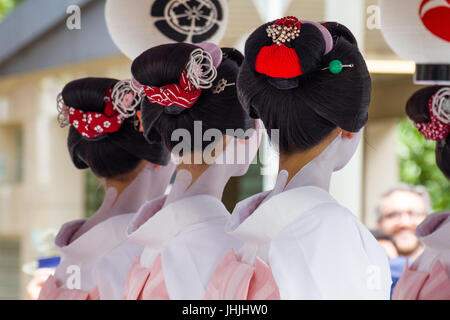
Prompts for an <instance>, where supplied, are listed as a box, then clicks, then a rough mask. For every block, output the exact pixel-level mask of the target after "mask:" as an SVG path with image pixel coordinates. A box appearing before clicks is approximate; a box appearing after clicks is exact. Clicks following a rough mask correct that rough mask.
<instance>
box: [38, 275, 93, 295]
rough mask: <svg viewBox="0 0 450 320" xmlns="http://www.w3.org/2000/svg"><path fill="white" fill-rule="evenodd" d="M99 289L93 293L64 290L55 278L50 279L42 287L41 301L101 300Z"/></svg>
mask: <svg viewBox="0 0 450 320" xmlns="http://www.w3.org/2000/svg"><path fill="white" fill-rule="evenodd" d="M99 299H100V295H99V292H98V287H95V288H94V289H93V290H92V291H90V292H89V291H83V290H77V289H67V288H62V287H61V286H60V285H59V284H58V281H57V280H56V278H55V277H54V276H50V277H48V279H47V281H45V283H44V285H43V286H42V289H41V292H40V294H39V300H99Z"/></svg>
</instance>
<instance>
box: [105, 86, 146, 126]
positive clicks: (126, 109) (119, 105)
mask: <svg viewBox="0 0 450 320" xmlns="http://www.w3.org/2000/svg"><path fill="white" fill-rule="evenodd" d="M136 92H138V93H139V94H136ZM140 92H141V91H140V89H139V88H137V87H136V86H135V85H134V83H133V81H132V80H122V81H119V82H118V83H116V85H115V86H114V88H113V89H112V92H111V98H112V103H113V107H114V110H116V111H117V112H118V113H119V114H120V115H121V116H122V117H123V118H125V119H127V118H131V117H133V116H134V115H135V114H136V109H137V108H138V107H139V105H140V104H141V100H142V95H141V94H140ZM127 95H132V99H133V100H132V101H131V103H129V104H128V103H124V101H123V100H124V98H125V97H126V96H127Z"/></svg>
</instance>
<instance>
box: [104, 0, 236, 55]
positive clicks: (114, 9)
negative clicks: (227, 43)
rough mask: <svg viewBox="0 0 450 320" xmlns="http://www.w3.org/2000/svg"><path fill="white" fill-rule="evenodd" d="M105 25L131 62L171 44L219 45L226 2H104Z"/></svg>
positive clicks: (190, 0)
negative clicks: (209, 43) (208, 43)
mask: <svg viewBox="0 0 450 320" xmlns="http://www.w3.org/2000/svg"><path fill="white" fill-rule="evenodd" d="M105 18H106V25H107V27H108V30H109V33H110V35H111V38H112V40H113V41H114V43H115V44H116V45H117V47H118V48H119V49H120V50H121V51H122V52H123V53H124V54H125V55H126V56H127V57H129V58H130V59H132V60H133V59H135V58H136V57H137V56H139V55H140V54H141V53H142V52H144V51H145V50H147V49H149V48H151V47H154V46H156V45H160V44H164V43H173V42H189V43H199V42H212V43H215V44H219V42H220V40H221V39H222V37H223V35H224V34H225V29H226V27H227V22H228V5H227V1H226V0H133V1H125V0H107V1H106V7H105Z"/></svg>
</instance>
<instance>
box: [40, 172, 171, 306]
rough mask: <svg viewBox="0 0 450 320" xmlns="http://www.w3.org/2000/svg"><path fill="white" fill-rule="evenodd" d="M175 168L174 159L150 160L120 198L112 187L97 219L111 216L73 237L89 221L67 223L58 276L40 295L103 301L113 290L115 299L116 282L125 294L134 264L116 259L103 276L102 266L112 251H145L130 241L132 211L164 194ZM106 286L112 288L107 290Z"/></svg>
mask: <svg viewBox="0 0 450 320" xmlns="http://www.w3.org/2000/svg"><path fill="white" fill-rule="evenodd" d="M174 170H175V166H174V164H173V163H169V165H167V166H155V165H153V164H148V165H146V166H145V167H144V168H143V169H142V170H141V172H140V173H139V174H138V176H137V177H136V178H135V180H134V181H133V182H132V183H131V184H130V185H129V186H128V187H127V188H126V189H125V190H124V191H123V192H122V193H121V194H120V196H119V197H118V198H117V190H116V189H115V188H112V187H111V188H108V189H107V190H106V194H105V198H104V201H103V203H102V206H101V207H100V209H99V210H98V211H97V212H96V213H95V215H94V216H93V217H95V216H97V217H104V216H111V217H110V218H107V219H105V220H103V221H101V222H99V223H98V224H96V225H94V226H93V227H92V228H90V229H89V230H87V231H86V232H85V233H83V234H82V235H81V236H79V237H78V238H77V239H75V240H73V241H72V240H71V238H72V236H73V234H74V233H75V232H76V231H77V230H78V229H79V228H80V227H81V226H82V225H83V224H84V223H86V221H87V220H88V219H81V220H76V221H71V222H68V223H66V224H64V225H63V226H62V227H61V230H60V231H59V233H58V235H57V237H56V239H55V243H56V246H57V247H58V249H59V251H60V253H61V262H60V264H59V266H58V267H57V268H56V270H55V274H54V276H51V277H50V278H49V280H47V282H46V283H45V284H44V287H43V289H42V291H41V294H40V299H51V300H54V299H81V300H84V299H99V298H101V293H102V292H108V294H107V297H109V298H111V296H113V294H112V293H110V290H109V289H110V288H111V286H112V287H113V288H114V289H113V291H116V292H117V291H120V292H122V291H123V286H124V283H125V276H126V272H127V270H128V269H129V267H130V264H127V261H126V260H117V261H114V262H112V263H111V264H109V265H108V266H106V267H105V268H102V272H103V275H102V277H98V274H99V273H98V264H99V263H100V261H101V260H102V258H103V257H105V256H106V255H107V254H108V253H110V252H112V255H113V254H114V251H112V250H113V249H115V248H117V247H121V248H122V250H124V251H126V252H128V254H130V255H134V257H136V256H138V255H139V254H140V253H141V251H142V247H141V246H139V245H137V244H136V243H134V242H131V241H127V234H126V228H127V226H128V224H129V223H130V221H131V220H132V218H133V216H134V213H133V212H136V211H137V209H138V208H139V207H140V206H141V205H142V204H143V203H145V202H146V201H148V200H151V199H154V198H156V197H159V196H161V195H162V194H164V191H165V190H166V188H167V185H168V184H169V182H170V178H171V176H172V174H173V172H174ZM116 198H117V199H116ZM130 212H131V213H130ZM110 269H111V270H110ZM118 269H120V270H122V273H123V274H124V276H123V277H122V278H123V279H121V278H120V277H116V276H115V274H117V273H118V271H117V270H118ZM106 275H112V277H111V279H114V281H110V282H105V277H106ZM105 284H107V288H108V290H106V289H104V288H103V285H105ZM98 285H99V286H98ZM99 294H100V295H99Z"/></svg>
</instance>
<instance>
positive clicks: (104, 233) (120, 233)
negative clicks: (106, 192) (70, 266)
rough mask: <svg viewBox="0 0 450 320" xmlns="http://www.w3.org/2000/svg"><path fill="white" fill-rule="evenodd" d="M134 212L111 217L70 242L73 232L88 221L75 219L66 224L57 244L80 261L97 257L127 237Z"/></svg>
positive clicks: (62, 250) (59, 234) (60, 248)
mask: <svg viewBox="0 0 450 320" xmlns="http://www.w3.org/2000/svg"><path fill="white" fill-rule="evenodd" d="M133 215H134V214H132V213H129V214H122V215H118V216H114V217H111V218H109V219H107V220H105V221H102V222H101V223H99V224H97V225H95V226H94V227H92V228H91V229H89V230H88V231H87V232H86V233H84V234H82V235H81V236H80V237H79V238H77V239H75V240H74V241H72V242H71V243H69V241H70V239H71V238H72V235H73V233H74V232H75V231H76V230H77V229H78V228H79V227H80V226H81V225H82V224H83V223H84V222H85V221H86V219H81V220H75V221H71V222H68V223H66V224H64V225H63V226H62V227H61V230H60V232H59V233H58V235H57V236H56V239H55V244H56V246H57V247H58V249H59V250H60V251H61V253H62V254H68V255H70V257H71V259H72V260H77V261H79V262H83V261H87V260H91V259H96V258H98V257H100V256H101V255H103V254H104V253H106V252H108V251H110V250H111V249H113V248H115V247H116V246H118V245H119V244H120V243H121V242H122V241H124V240H125V239H126V232H125V231H126V227H127V225H128V223H129V221H130V219H131V218H132V217H133Z"/></svg>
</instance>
